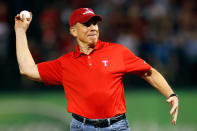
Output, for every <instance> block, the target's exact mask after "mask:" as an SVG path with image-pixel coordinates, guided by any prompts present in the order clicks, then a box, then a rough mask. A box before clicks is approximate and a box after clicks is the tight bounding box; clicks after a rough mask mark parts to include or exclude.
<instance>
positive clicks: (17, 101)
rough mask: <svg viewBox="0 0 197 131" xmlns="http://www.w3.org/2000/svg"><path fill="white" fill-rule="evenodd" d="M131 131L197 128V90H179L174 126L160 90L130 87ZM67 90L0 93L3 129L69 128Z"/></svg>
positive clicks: (0, 127)
mask: <svg viewBox="0 0 197 131" xmlns="http://www.w3.org/2000/svg"><path fill="white" fill-rule="evenodd" d="M125 92H126V94H125V99H126V105H127V118H128V120H129V122H130V127H131V131H197V113H196V111H197V102H196V100H197V90H192V91H189V90H178V91H177V93H178V94H179V97H180V107H179V117H178V120H177V125H176V126H173V125H171V116H170V115H169V111H170V105H168V104H167V103H166V102H165V98H164V97H163V96H162V95H161V94H160V93H158V92H157V91H155V90H153V89H150V90H149V91H144V90H143V91H140V90H126V91H125ZM70 120H71V114H69V113H67V112H66V98H65V96H64V92H63V91H62V92H35V91H34V92H32V93H0V131H66V130H69V122H70Z"/></svg>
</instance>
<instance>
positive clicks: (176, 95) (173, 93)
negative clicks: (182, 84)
mask: <svg viewBox="0 0 197 131" xmlns="http://www.w3.org/2000/svg"><path fill="white" fill-rule="evenodd" d="M173 96H176V97H177V98H178V95H177V94H175V93H173V94H171V95H170V96H169V97H168V98H170V97H173Z"/></svg>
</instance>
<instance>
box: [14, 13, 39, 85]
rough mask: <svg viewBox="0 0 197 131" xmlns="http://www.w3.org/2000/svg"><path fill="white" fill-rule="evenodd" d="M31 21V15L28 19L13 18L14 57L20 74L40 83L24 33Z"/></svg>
mask: <svg viewBox="0 0 197 131" xmlns="http://www.w3.org/2000/svg"><path fill="white" fill-rule="evenodd" d="M31 20H32V14H31V18H30V19H28V20H27V19H26V18H24V17H23V18H22V19H20V16H19V15H17V16H16V17H15V33H16V56H17V61H18V64H19V69H20V73H21V74H22V75H24V76H26V77H28V78H29V79H31V80H35V81H40V82H41V81H42V80H41V77H40V75H39V72H38V68H37V65H36V64H35V62H34V60H33V57H32V55H31V53H30V50H29V48H28V43H27V36H26V31H27V29H28V27H29V24H30V22H31Z"/></svg>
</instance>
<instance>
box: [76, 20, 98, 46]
mask: <svg viewBox="0 0 197 131" xmlns="http://www.w3.org/2000/svg"><path fill="white" fill-rule="evenodd" d="M74 28H75V33H74V36H75V37H76V38H77V40H79V41H81V42H83V43H86V44H88V45H92V44H95V43H96V42H97V40H98V37H99V29H98V21H97V20H95V19H90V20H89V21H88V22H86V23H77V24H76V25H75V27H74Z"/></svg>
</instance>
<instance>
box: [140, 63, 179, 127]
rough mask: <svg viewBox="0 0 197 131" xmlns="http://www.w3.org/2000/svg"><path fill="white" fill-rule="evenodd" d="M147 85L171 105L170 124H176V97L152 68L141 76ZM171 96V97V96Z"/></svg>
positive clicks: (163, 79)
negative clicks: (159, 93) (171, 116)
mask: <svg viewBox="0 0 197 131" xmlns="http://www.w3.org/2000/svg"><path fill="white" fill-rule="evenodd" d="M142 78H143V79H145V80H146V81H147V82H148V83H150V84H151V85H152V86H153V87H155V88H156V89H157V90H158V91H159V92H161V94H163V95H164V96H165V97H166V98H167V100H166V101H167V102H168V103H170V104H171V111H170V114H172V115H173V119H172V124H174V125H175V124H176V120H177V116H178V101H179V100H178V97H177V96H175V95H172V94H174V91H173V90H172V88H171V87H170V86H169V85H168V83H167V81H166V80H165V78H164V77H163V76H162V75H161V74H160V73H159V72H158V71H157V70H156V69H154V68H152V67H151V69H150V71H148V72H146V73H145V74H144V75H143V76H142ZM171 95H172V96H171Z"/></svg>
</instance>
